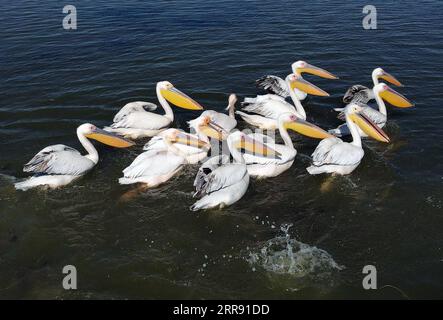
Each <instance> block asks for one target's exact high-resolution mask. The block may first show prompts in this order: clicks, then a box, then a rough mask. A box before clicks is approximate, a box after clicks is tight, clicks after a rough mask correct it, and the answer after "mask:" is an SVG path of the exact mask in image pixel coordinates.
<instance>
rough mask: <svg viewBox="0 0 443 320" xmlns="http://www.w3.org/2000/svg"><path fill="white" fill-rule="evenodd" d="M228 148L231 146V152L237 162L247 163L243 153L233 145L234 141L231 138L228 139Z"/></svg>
mask: <svg viewBox="0 0 443 320" xmlns="http://www.w3.org/2000/svg"><path fill="white" fill-rule="evenodd" d="M228 148H229V151H230V152H231V154H232V158H234V161H235V162H237V163H243V164H244V163H245V159H244V158H243V155H242V153H241V152H240V151H239V150H238V149H237V148H235V147H234V146H233V145H232V141H230V140H228Z"/></svg>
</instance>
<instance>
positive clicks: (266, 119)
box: [236, 74, 329, 130]
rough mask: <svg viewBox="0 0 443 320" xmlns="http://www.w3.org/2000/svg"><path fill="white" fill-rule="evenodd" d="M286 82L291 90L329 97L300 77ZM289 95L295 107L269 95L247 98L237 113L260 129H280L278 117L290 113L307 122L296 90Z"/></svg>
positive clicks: (291, 78) (289, 78) (294, 77)
mask: <svg viewBox="0 0 443 320" xmlns="http://www.w3.org/2000/svg"><path fill="white" fill-rule="evenodd" d="M285 81H286V84H287V86H288V87H290V88H291V89H294V88H297V89H299V90H301V91H303V92H306V93H309V94H312V95H317V96H329V94H328V93H327V92H325V91H323V90H322V89H320V88H318V87H317V86H315V85H313V84H312V83H310V82H308V81H306V80H304V79H303V78H302V77H301V76H299V75H296V74H290V75H288V76H287V77H286V79H285ZM289 93H290V96H291V98H292V101H293V102H294V105H295V107H294V106H293V105H292V104H290V103H288V102H286V101H285V99H284V98H282V97H280V96H278V95H275V94H267V95H262V96H260V95H259V96H257V97H256V98H245V100H244V102H243V103H242V105H243V108H242V111H236V113H237V114H239V115H240V116H241V117H242V118H243V120H245V121H246V122H247V123H249V124H251V125H253V126H256V127H259V128H260V129H273V130H276V129H278V121H277V119H278V117H279V116H280V115H281V114H283V113H288V112H289V113H293V114H295V115H296V116H297V117H298V118H299V119H302V120H306V112H305V109H304V108H303V106H302V104H301V102H300V99H298V97H297V96H296V94H295V92H294V90H290V91H289ZM243 111H246V112H252V113H256V114H254V115H251V114H247V113H244V112H243Z"/></svg>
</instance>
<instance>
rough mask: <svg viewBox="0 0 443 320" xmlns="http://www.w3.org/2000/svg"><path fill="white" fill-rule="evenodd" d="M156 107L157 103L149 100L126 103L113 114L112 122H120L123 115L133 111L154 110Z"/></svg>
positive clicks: (125, 115)
mask: <svg viewBox="0 0 443 320" xmlns="http://www.w3.org/2000/svg"><path fill="white" fill-rule="evenodd" d="M155 109H157V105H156V104H154V103H151V102H145V101H134V102H129V103H127V104H126V105H125V106H124V107H123V108H121V109H120V111H119V112H117V114H116V115H115V116H114V120H113V122H114V123H115V122H120V121H122V120H123V119H124V118H125V117H127V116H128V115H129V114H131V113H133V112H143V111H144V110H149V111H154V110H155Z"/></svg>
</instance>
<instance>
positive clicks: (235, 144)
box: [227, 131, 281, 159]
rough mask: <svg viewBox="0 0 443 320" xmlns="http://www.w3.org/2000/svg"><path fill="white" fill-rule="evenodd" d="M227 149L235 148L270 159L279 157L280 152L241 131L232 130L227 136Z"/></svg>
mask: <svg viewBox="0 0 443 320" xmlns="http://www.w3.org/2000/svg"><path fill="white" fill-rule="evenodd" d="M227 140H228V146H229V149H231V148H235V149H238V150H244V151H245V152H248V153H251V154H253V155H256V156H261V157H265V158H270V159H280V158H281V154H280V153H279V152H278V151H276V150H274V149H272V148H270V147H269V146H267V145H265V144H263V143H261V142H259V141H257V140H255V139H253V138H251V137H250V136H248V135H247V134H245V133H243V132H241V131H234V132H232V133H231V134H229V136H228V138H227Z"/></svg>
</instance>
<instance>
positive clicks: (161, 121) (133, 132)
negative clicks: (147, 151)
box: [105, 81, 203, 139]
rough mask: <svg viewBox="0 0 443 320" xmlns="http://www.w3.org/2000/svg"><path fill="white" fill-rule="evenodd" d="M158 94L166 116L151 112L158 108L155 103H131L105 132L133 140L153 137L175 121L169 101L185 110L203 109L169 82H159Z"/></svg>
mask: <svg viewBox="0 0 443 320" xmlns="http://www.w3.org/2000/svg"><path fill="white" fill-rule="evenodd" d="M156 92H157V99H158V101H159V102H160V105H161V106H162V107H163V110H164V111H165V114H164V115H160V114H156V113H152V112H150V111H153V110H155V109H156V108H157V106H156V105H155V104H153V103H150V102H141V101H138V102H131V103H128V104H126V105H125V106H124V107H123V108H122V109H121V110H120V111H119V112H118V113H117V114H116V115H115V117H114V120H113V122H114V123H113V124H112V125H111V126H110V127H106V128H105V130H106V131H109V132H114V133H117V134H119V135H122V136H125V137H129V138H131V139H138V138H142V137H153V136H155V135H156V134H158V133H159V132H161V131H163V130H165V129H166V128H167V127H168V126H169V125H170V124H171V122H172V121H174V113H173V112H172V109H171V106H170V105H169V103H168V101H169V102H171V103H172V104H174V105H176V106H178V107H180V108H183V109H189V110H202V109H203V107H202V106H201V105H200V104H199V103H198V102H196V101H194V100H193V99H191V98H190V97H188V96H187V95H186V94H184V93H183V92H181V91H180V90H178V89H176V88H175V87H174V86H173V85H172V84H171V83H170V82H168V81H161V82H157V86H156ZM146 110H148V111H146Z"/></svg>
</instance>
